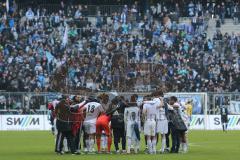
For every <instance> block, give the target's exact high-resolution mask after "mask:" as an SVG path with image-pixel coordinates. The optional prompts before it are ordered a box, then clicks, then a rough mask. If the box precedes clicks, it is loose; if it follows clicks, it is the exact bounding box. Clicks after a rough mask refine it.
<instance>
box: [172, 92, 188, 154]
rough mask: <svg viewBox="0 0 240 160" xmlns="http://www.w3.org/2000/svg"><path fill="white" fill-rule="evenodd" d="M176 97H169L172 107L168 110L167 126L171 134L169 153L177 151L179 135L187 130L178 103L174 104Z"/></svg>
mask: <svg viewBox="0 0 240 160" xmlns="http://www.w3.org/2000/svg"><path fill="white" fill-rule="evenodd" d="M176 102H177V97H175V96H172V97H170V100H169V104H170V105H171V107H173V108H172V109H171V110H169V112H168V114H169V119H170V120H169V127H170V132H171V136H172V148H171V153H178V151H179V147H180V137H182V135H183V134H184V133H185V131H187V127H186V125H185V123H184V122H183V120H182V117H181V115H180V112H179V105H177V104H176Z"/></svg>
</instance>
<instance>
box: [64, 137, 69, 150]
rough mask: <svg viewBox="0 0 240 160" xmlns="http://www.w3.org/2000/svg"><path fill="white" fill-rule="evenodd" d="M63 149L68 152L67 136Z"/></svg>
mask: <svg viewBox="0 0 240 160" xmlns="http://www.w3.org/2000/svg"><path fill="white" fill-rule="evenodd" d="M63 149H64V151H65V152H68V143H67V139H66V138H64V139H63Z"/></svg>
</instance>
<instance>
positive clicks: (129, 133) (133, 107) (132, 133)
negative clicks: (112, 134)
mask: <svg viewBox="0 0 240 160" xmlns="http://www.w3.org/2000/svg"><path fill="white" fill-rule="evenodd" d="M136 100H137V95H132V96H131V101H130V103H129V106H128V107H127V108H125V111H124V122H125V128H126V137H127V153H128V154H129V153H130V152H131V151H130V149H131V146H132V145H133V146H134V152H135V153H137V152H138V150H139V145H140V127H141V125H140V110H139V108H138V106H137V103H136V102H137V101H136Z"/></svg>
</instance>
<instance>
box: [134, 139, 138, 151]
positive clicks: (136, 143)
mask: <svg viewBox="0 0 240 160" xmlns="http://www.w3.org/2000/svg"><path fill="white" fill-rule="evenodd" d="M138 149H139V141H138V140H136V141H135V147H134V152H135V153H138Z"/></svg>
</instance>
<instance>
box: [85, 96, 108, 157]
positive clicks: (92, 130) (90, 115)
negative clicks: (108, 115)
mask: <svg viewBox="0 0 240 160" xmlns="http://www.w3.org/2000/svg"><path fill="white" fill-rule="evenodd" d="M84 109H85V110H86V118H85V120H84V122H83V126H84V128H85V131H86V133H87V135H88V136H87V137H88V138H87V140H86V145H87V151H88V152H89V153H93V147H94V139H95V134H96V121H97V117H98V116H99V115H100V114H101V113H102V112H104V109H103V107H102V105H101V104H100V103H99V102H98V101H97V100H92V101H91V102H89V103H87V104H86V105H85V106H84Z"/></svg>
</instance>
